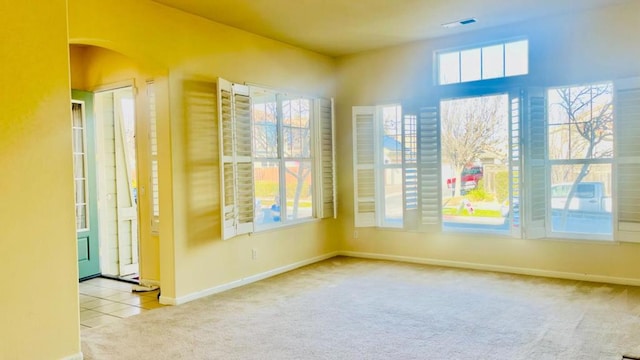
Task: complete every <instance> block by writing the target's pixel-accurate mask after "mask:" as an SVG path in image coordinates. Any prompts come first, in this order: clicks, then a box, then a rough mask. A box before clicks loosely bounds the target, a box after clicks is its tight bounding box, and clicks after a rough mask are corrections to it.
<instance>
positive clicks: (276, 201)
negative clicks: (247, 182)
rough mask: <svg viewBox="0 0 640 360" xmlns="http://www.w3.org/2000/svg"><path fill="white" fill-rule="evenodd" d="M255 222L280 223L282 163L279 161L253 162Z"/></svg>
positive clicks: (257, 223)
mask: <svg viewBox="0 0 640 360" xmlns="http://www.w3.org/2000/svg"><path fill="white" fill-rule="evenodd" d="M253 181H254V189H255V190H254V198H255V202H256V203H255V206H254V209H255V219H254V221H255V224H256V225H258V226H260V225H267V224H273V223H279V222H280V221H281V219H280V195H279V194H280V191H279V189H280V165H279V164H278V163H277V162H260V161H256V162H254V163H253Z"/></svg>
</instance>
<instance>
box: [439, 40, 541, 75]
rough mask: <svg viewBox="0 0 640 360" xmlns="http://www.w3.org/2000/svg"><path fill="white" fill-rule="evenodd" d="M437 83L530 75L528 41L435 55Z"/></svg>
mask: <svg viewBox="0 0 640 360" xmlns="http://www.w3.org/2000/svg"><path fill="white" fill-rule="evenodd" d="M436 62H437V74H438V77H437V78H438V84H440V85H447V84H457V83H464V82H469V81H478V80H487V79H496V78H503V77H510V76H518V75H526V74H528V73H529V41H528V40H518V41H511V42H503V43H498V44H493V45H488V46H483V47H477V48H469V49H463V50H457V51H443V52H438V53H436Z"/></svg>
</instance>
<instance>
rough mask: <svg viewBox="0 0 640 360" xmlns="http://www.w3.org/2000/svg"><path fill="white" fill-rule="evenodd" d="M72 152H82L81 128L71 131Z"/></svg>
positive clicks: (82, 134) (82, 133)
mask: <svg viewBox="0 0 640 360" xmlns="http://www.w3.org/2000/svg"><path fill="white" fill-rule="evenodd" d="M73 152H75V153H82V152H84V130H83V129H82V128H74V129H73Z"/></svg>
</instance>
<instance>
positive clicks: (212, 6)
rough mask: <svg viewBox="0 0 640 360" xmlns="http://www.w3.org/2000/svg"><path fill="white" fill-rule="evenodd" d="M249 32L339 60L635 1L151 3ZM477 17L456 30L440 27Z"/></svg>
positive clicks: (258, 0)
mask: <svg viewBox="0 0 640 360" xmlns="http://www.w3.org/2000/svg"><path fill="white" fill-rule="evenodd" d="M154 1H156V2H158V3H161V4H165V5H168V6H171V7H174V8H177V9H180V10H183V11H186V12H189V13H192V14H196V15H199V16H202V17H205V18H208V19H210V20H213V21H216V22H219V23H223V24H226V25H229V26H233V27H235V28H239V29H243V30H246V31H249V32H251V33H255V34H258V35H262V36H264V37H268V38H271V39H275V40H279V41H282V42H285V43H288V44H292V45H295V46H299V47H302V48H306V49H309V50H312V51H316V52H318V53H322V54H326V55H331V56H340V55H345V54H351V53H357V52H360V51H365V50H371V49H376V48H382V47H386V46H392V45H398V44H402V43H407V42H412V41H417V40H423V39H429V38H435V37H441V36H446V35H451V34H454V33H459V32H463V31H473V30H474V29H476V30H477V29H481V28H487V27H494V26H499V25H505V24H509V23H514V22H520V21H523V20H530V19H535V18H541V19H542V18H545V17H548V16H553V15H558V14H564V13H572V12H578V11H582V10H586V9H592V8H597V7H604V6H609V5H615V4H621V3H625V2H629V1H634V0H154ZM469 17H475V18H477V19H478V22H477V23H475V24H472V25H467V26H462V27H458V28H454V29H446V28H443V27H442V26H441V24H443V23H447V22H451V21H456V20H460V19H464V18H469Z"/></svg>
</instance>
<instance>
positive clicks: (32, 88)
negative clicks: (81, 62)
mask: <svg viewBox="0 0 640 360" xmlns="http://www.w3.org/2000/svg"><path fill="white" fill-rule="evenodd" d="M0 14H2V15H1V17H2V27H1V28H0V46H1V47H2V50H1V51H0V54H1V55H0V78H1V79H2V81H0V89H1V90H0V104H1V105H0V107H1V108H2V115H1V117H0V168H2V169H3V170H2V176H0V199H1V200H0V254H2V255H0V256H1V258H2V260H1V261H0V266H1V271H0V284H2V288H3V291H2V296H0V308H2V315H1V316H0V318H1V319H2V320H1V321H0V323H1V324H2V325H1V327H0V339H2V340H1V344H2V345H1V346H0V358H1V359H59V358H63V357H67V356H73V355H77V354H79V352H80V341H79V315H78V314H79V312H78V270H77V255H76V251H77V249H76V239H75V238H76V232H75V213H74V206H73V201H74V200H73V196H74V195H73V172H72V166H73V165H72V156H71V111H70V101H71V97H70V92H69V70H68V68H69V65H68V64H69V56H68V50H67V49H68V46H67V21H66V1H65V0H51V1H45V2H38V3H37V5H36V4H34V3H33V2H6V1H3V2H1V3H0Z"/></svg>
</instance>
